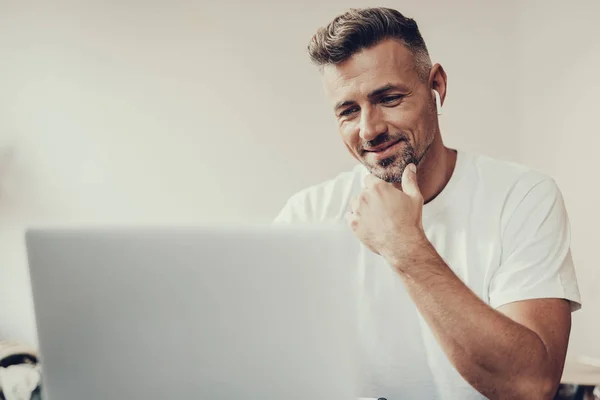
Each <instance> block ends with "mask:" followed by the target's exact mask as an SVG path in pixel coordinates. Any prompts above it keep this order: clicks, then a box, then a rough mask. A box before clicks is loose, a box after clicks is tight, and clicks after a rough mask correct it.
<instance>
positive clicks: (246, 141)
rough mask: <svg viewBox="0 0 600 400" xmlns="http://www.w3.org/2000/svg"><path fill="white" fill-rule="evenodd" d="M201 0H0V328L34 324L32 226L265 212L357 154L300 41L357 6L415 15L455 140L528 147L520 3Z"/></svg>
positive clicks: (446, 127)
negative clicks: (443, 91) (2, 161)
mask: <svg viewBox="0 0 600 400" xmlns="http://www.w3.org/2000/svg"><path fill="white" fill-rule="evenodd" d="M192 3H194V2H187V1H181V2H166V1H164V2H157V1H153V2H139V3H136V4H134V3H133V2H122V1H111V2H107V1H103V2H97V3H96V4H94V3H91V2H72V4H70V5H66V4H65V5H64V6H62V7H59V6H58V5H57V3H54V4H53V5H52V6H50V5H46V4H36V5H35V7H34V6H32V5H31V4H29V5H28V4H25V3H24V2H19V1H13V2H8V1H6V0H5V1H4V2H2V3H0V7H1V9H0V49H2V53H1V54H3V60H2V62H1V63H0V87H1V90H0V149H1V148H3V149H10V150H12V151H14V159H13V160H12V162H11V163H10V168H7V169H6V167H5V170H4V171H2V175H1V176H2V178H1V179H2V180H1V181H0V185H2V188H3V192H2V196H1V197H0V337H1V336H4V337H14V338H19V339H21V340H25V341H28V342H35V341H36V335H35V325H34V319H33V313H32V303H31V294H30V290H29V281H28V275H27V269H26V262H25V254H24V248H23V243H22V232H23V228H24V227H25V226H27V225H30V224H36V223H39V222H61V223H86V222H88V223H111V222H118V223H151V222H180V221H186V222H190V221H192V222H193V221H200V220H204V219H207V218H227V219H240V218H244V219H247V218H252V219H254V218H271V217H272V216H274V214H275V213H276V212H277V211H278V210H279V208H280V207H281V206H282V204H283V202H284V201H285V199H286V198H287V197H288V196H289V195H290V194H291V193H293V192H294V191H296V190H298V189H301V188H303V187H305V186H307V185H310V184H313V183H316V182H318V181H321V180H323V179H326V178H328V177H330V176H332V175H334V174H336V173H338V172H339V171H340V170H342V169H344V168H348V167H350V166H351V165H352V162H353V161H352V159H351V158H350V157H349V156H348V155H347V154H346V153H345V150H344V148H343V146H342V145H341V143H340V141H339V139H338V137H337V134H336V131H335V125H334V121H333V118H332V115H331V113H330V108H329V105H328V104H327V103H326V101H325V98H324V96H323V94H322V90H321V86H320V82H319V76H318V73H317V72H316V70H315V69H314V67H312V66H311V65H310V63H309V61H308V59H307V56H306V54H305V48H306V44H307V42H308V40H309V38H310V36H311V35H312V33H313V32H314V30H315V29H316V28H317V27H318V26H320V25H322V24H325V23H326V22H328V21H329V20H330V19H331V18H332V17H333V16H335V15H337V14H338V13H340V12H342V11H344V10H345V9H346V8H348V7H352V6H368V5H388V6H392V7H395V8H398V9H400V10H402V11H403V12H405V13H406V14H407V15H409V16H413V17H415V18H416V19H417V21H418V22H419V24H420V26H421V28H422V31H423V34H424V36H425V39H426V41H427V42H428V45H429V47H430V51H431V53H432V56H433V59H434V61H436V62H437V61H440V62H442V64H443V65H444V66H445V67H446V71H447V72H448V76H449V94H448V97H447V103H446V106H445V109H444V116H443V117H442V118H443V121H442V125H443V131H444V133H445V137H446V140H447V142H448V144H450V145H452V146H456V147H461V148H463V149H466V150H474V151H480V152H483V153H487V154H490V155H492V156H498V157H502V158H506V159H513V160H516V159H518V158H519V157H520V156H521V154H520V152H519V149H518V147H517V145H516V143H517V142H518V140H519V137H520V136H519V134H520V132H519V131H518V129H517V126H518V125H519V124H518V123H517V117H518V115H519V105H520V104H519V103H518V101H517V99H518V85H517V82H518V77H519V70H518V68H519V67H520V66H519V64H518V63H516V62H515V59H516V56H517V53H518V50H519V49H518V48H517V46H515V43H516V42H517V39H518V37H517V35H518V31H517V29H515V26H516V23H517V20H518V19H517V15H516V12H517V8H516V5H515V3H514V2H506V1H505V2H481V1H478V0H462V1H452V2H447V1H443V0H438V1H434V0H427V1H419V2H415V1H408V0H406V1H387V2H385V1H384V2H374V1H373V2H369V1H362V2H359V1H342V0H336V1H322V0H310V1H305V2H292V1H288V2H284V3H285V4H278V3H279V2H271V1H267V0H264V1H252V2H244V1H241V0H240V1H237V2H235V1H232V0H229V1H227V2H216V1H214V2H213V1H211V2H208V1H205V2H196V4H192ZM226 9H228V11H226ZM583 240H585V239H583ZM65 289H66V290H68V288H65Z"/></svg>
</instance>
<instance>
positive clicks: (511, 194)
mask: <svg viewBox="0 0 600 400" xmlns="http://www.w3.org/2000/svg"><path fill="white" fill-rule="evenodd" d="M468 158H469V161H470V163H469V164H470V165H469V167H470V168H468V170H469V172H468V174H469V183H468V185H469V190H468V192H470V193H469V195H470V196H473V197H474V198H477V199H479V200H480V201H481V202H483V203H486V204H488V205H489V206H491V207H494V208H496V207H498V210H499V211H500V214H499V215H501V219H502V220H503V223H507V221H508V220H510V219H511V218H512V217H513V215H514V214H515V212H517V211H518V210H522V209H530V210H531V209H535V208H550V207H552V205H553V204H555V203H556V204H559V203H562V201H563V197H562V193H561V190H560V188H559V186H558V184H557V183H556V181H555V180H554V178H552V177H551V176H550V175H549V174H548V173H545V172H543V171H540V170H538V169H536V168H534V167H531V166H528V165H525V164H523V163H519V162H516V161H511V160H503V159H499V158H494V157H491V156H487V155H482V154H473V153H471V154H470V155H469V156H468ZM557 202H558V203H557Z"/></svg>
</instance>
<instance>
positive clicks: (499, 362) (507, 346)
mask: <svg viewBox="0 0 600 400" xmlns="http://www.w3.org/2000/svg"><path fill="white" fill-rule="evenodd" d="M411 167H412V166H409V167H407V168H406V169H405V171H404V175H403V177H402V188H401V189H402V190H398V188H396V187H395V186H393V185H390V184H388V183H386V182H383V181H381V180H378V179H377V178H375V177H373V176H368V177H367V178H366V179H365V189H364V190H363V192H362V193H361V194H360V195H359V196H358V198H357V199H355V200H354V201H353V202H352V205H351V211H350V213H349V214H348V215H347V220H348V223H349V225H350V227H351V228H352V230H353V231H354V233H355V234H356V235H357V236H358V237H359V238H360V239H361V241H362V242H363V244H365V245H366V246H367V247H368V248H369V249H371V250H372V251H374V252H375V253H378V254H380V255H381V256H382V257H384V258H385V259H386V260H387V261H388V263H389V264H390V265H391V266H393V267H394V268H395V269H396V271H397V272H398V273H399V275H400V276H401V277H402V279H403V280H404V282H405V286H406V287H407V289H408V291H409V293H410V295H411V297H412V299H413V301H414V303H415V304H416V306H417V308H418V309H419V310H420V312H421V314H422V315H423V317H424V319H425V320H426V321H427V323H428V325H429V326H430V327H431V329H432V331H433V333H434V335H435V336H436V339H437V341H438V342H439V343H440V345H441V347H442V348H443V349H444V351H445V353H446V355H447V356H448V358H449V359H450V360H451V362H452V363H453V365H454V366H455V368H456V369H457V370H458V371H459V373H460V374H461V375H462V376H463V377H464V378H465V380H467V381H468V382H469V383H470V384H471V385H472V386H473V387H475V388H476V389H477V390H479V391H480V392H481V393H482V394H484V395H486V396H487V397H489V398H492V399H494V398H516V399H552V398H553V395H554V391H555V388H556V387H557V385H558V384H559V380H560V376H561V373H562V368H563V364H564V358H565V353H566V348H567V343H568V338H569V333H570V325H571V320H570V312H571V306H572V305H574V306H576V307H577V306H578V301H579V293H578V290H577V285H576V278H575V273H574V269H573V266H572V264H571V263H570V261H571V259H570V252H569V247H570V230H569V227H568V219H567V216H566V212H565V209H564V204H563V202H562V197H561V196H560V192H559V191H558V189H557V187H556V186H555V184H554V183H553V182H552V181H550V180H548V179H545V180H541V181H540V180H537V178H535V177H534V179H536V181H535V182H532V181H531V179H529V178H528V177H526V179H524V180H523V181H522V182H520V183H519V184H522V185H523V186H521V189H525V190H526V194H525V195H524V196H523V197H522V198H520V199H513V200H517V202H516V203H517V204H516V206H512V205H511V207H510V210H509V211H507V214H506V216H507V218H506V219H504V220H503V221H504V225H503V226H504V229H503V236H502V252H501V253H502V257H501V260H500V265H499V268H498V270H497V271H495V273H494V276H493V277H492V280H491V282H490V287H489V301H490V305H488V304H486V303H485V302H484V301H482V299H480V298H479V297H478V296H477V295H475V294H474V293H473V292H472V291H471V290H470V289H469V288H468V287H467V286H466V285H465V284H464V283H463V282H462V281H461V280H460V279H459V278H458V277H457V276H456V275H455V274H454V272H453V271H452V270H451V268H450V267H449V266H448V265H446V264H445V262H444V260H443V259H442V257H440V255H439V254H438V253H437V251H436V250H435V249H434V247H433V245H432V244H431V243H430V242H429V240H428V239H427V237H426V235H425V233H424V231H423V225H422V206H423V197H422V195H421V193H420V190H419V187H418V183H417V178H416V170H415V169H414V168H411ZM512 204H513V205H514V204H515V203H514V202H513V203H512ZM563 298H564V299H566V300H573V301H574V302H573V303H569V302H568V301H566V300H562V299H563Z"/></svg>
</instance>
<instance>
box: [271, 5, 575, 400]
mask: <svg viewBox="0 0 600 400" xmlns="http://www.w3.org/2000/svg"><path fill="white" fill-rule="evenodd" d="M309 54H310V56H311V58H312V60H313V61H314V62H315V63H316V64H317V65H319V66H320V69H321V70H322V75H323V80H324V85H325V89H326V92H327V95H328V97H329V99H330V100H331V104H332V107H333V111H334V113H335V117H336V119H337V123H338V128H339V132H340V134H341V137H342V139H343V142H344V144H345V145H346V147H347V149H348V151H349V152H350V154H351V155H352V156H354V157H355V158H356V159H357V160H358V161H359V162H360V163H359V164H358V165H357V167H356V168H354V169H353V170H351V171H348V172H345V173H342V174H340V175H339V176H337V177H336V178H334V179H332V180H329V181H327V182H324V183H322V184H319V185H315V186H313V187H310V188H308V189H305V190H303V191H301V192H299V193H297V194H295V195H293V196H292V197H291V198H290V199H289V201H288V202H287V204H286V206H285V207H284V209H283V210H282V211H281V213H280V214H279V215H278V217H277V218H276V222H281V223H294V222H317V223H319V222H332V221H334V222H335V221H341V222H344V221H346V222H347V223H348V225H349V227H350V228H351V229H352V231H353V232H354V233H355V235H356V237H357V238H358V239H360V241H358V240H357V244H358V245H359V246H360V247H361V248H362V249H363V250H362V252H361V253H360V254H361V256H360V259H359V260H358V261H359V268H360V269H361V277H362V278H361V279H362V281H361V284H362V288H361V289H362V291H363V293H362V296H361V299H362V302H363V306H364V307H363V311H364V312H363V314H362V315H361V319H362V325H361V327H360V333H361V340H362V344H363V350H364V353H365V354H364V367H365V370H366V371H365V373H366V376H365V386H364V388H363V390H364V391H365V393H361V395H362V396H375V397H377V396H386V397H388V398H390V399H401V398H402V399H406V398H419V399H421V398H446V399H480V398H483V397H487V398H491V399H496V398H502V399H551V398H553V395H554V393H556V390H557V387H558V384H559V381H560V377H561V374H562V369H563V364H564V360H565V354H566V350H567V343H568V340H569V334H570V327H571V312H572V311H574V310H576V309H578V308H579V307H580V297H579V291H578V286H577V282H576V277H575V272H574V267H573V264H572V261H571V255H570V228H569V221H568V217H567V213H566V211H565V206H564V203H563V199H562V196H561V193H560V191H559V189H558V188H557V186H556V184H555V182H554V181H553V180H552V179H550V178H549V177H547V176H545V175H543V174H541V173H538V172H535V171H532V170H530V169H528V168H526V167H524V166H520V165H516V164H514V163H508V162H503V161H499V160H494V159H492V158H489V157H486V156H483V155H477V154H469V153H467V152H463V151H457V150H453V149H450V148H447V147H446V146H445V145H444V143H443V140H442V137H441V134H440V128H439V124H438V115H439V114H440V113H441V107H442V105H443V102H444V99H445V97H446V83H447V77H446V73H445V72H444V69H443V68H442V66H441V65H439V64H435V65H432V63H431V61H430V58H429V54H428V51H427V48H426V45H425V42H424V41H423V38H422V37H421V34H420V32H419V29H418V27H417V24H416V23H415V21H414V20H412V19H408V18H405V17H404V16H403V15H402V14H400V13H399V12H397V11H395V10H391V9H386V8H371V9H359V10H356V9H353V10H350V11H348V12H347V13H345V14H344V15H341V16H338V17H336V18H335V19H334V20H333V21H332V22H331V23H330V24H329V25H328V26H327V27H324V28H321V29H320V30H319V31H318V32H317V33H316V34H315V35H314V37H313V38H312V40H311V42H310V44H309ZM361 242H362V243H361ZM405 299H410V300H411V302H409V304H411V305H414V306H413V307H415V309H414V315H413V314H411V311H410V309H409V308H406V307H405V306H404V304H405V302H404V301H403V300H405ZM414 316H417V317H414ZM409 335H413V336H415V335H417V336H418V337H419V338H418V340H415V338H414V337H409ZM421 338H422V339H421ZM407 341H408V342H407ZM419 341H421V342H422V344H423V349H424V353H425V354H419V353H418V352H417V353H415V350H414V349H413V347H414V343H419ZM407 343H408V344H407ZM411 373H412V375H411V376H407V374H411ZM423 374H429V375H428V376H429V379H431V381H432V382H434V387H433V388H431V387H427V382H426V379H424V378H423V377H422V375H423Z"/></svg>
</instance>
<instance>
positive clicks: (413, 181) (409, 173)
mask: <svg viewBox="0 0 600 400" xmlns="http://www.w3.org/2000/svg"><path fill="white" fill-rule="evenodd" d="M402 191H403V192H404V193H406V194H407V195H409V196H410V197H413V198H417V197H421V190H420V189H419V183H418V181H417V167H416V166H415V164H408V165H407V166H406V168H404V172H403V173H402Z"/></svg>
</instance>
